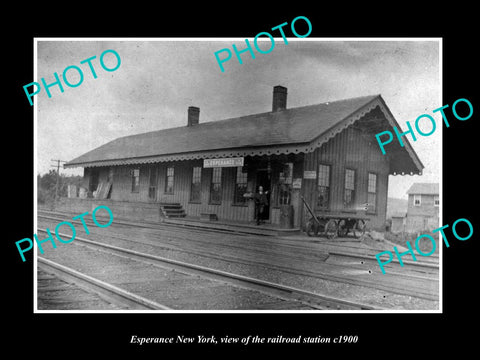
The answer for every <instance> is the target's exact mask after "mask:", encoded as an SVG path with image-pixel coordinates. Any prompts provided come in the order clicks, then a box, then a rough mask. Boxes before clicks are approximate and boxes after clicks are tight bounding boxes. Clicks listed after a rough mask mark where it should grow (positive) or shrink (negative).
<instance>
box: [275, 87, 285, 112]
mask: <svg viewBox="0 0 480 360" xmlns="http://www.w3.org/2000/svg"><path fill="white" fill-rule="evenodd" d="M286 108H287V88H286V87H283V86H280V85H277V86H274V87H273V102H272V111H273V112H275V111H280V110H285V109H286Z"/></svg>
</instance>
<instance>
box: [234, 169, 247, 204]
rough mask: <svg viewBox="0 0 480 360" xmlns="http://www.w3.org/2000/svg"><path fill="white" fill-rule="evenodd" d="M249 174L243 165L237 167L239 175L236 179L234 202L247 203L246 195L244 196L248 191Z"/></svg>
mask: <svg viewBox="0 0 480 360" xmlns="http://www.w3.org/2000/svg"><path fill="white" fill-rule="evenodd" d="M247 176H248V173H247V172H246V171H245V170H244V169H243V167H241V166H239V167H237V177H236V180H235V195H234V199H233V203H234V204H239V205H242V204H245V200H246V199H245V197H244V196H243V195H244V194H245V193H246V192H247Z"/></svg>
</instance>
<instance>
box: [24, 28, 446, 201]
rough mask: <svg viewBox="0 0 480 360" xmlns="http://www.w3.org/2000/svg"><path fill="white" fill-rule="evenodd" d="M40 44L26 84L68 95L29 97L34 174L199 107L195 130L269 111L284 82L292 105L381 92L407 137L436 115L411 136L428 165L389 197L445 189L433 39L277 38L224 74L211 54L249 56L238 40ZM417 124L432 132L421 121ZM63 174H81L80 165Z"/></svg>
mask: <svg viewBox="0 0 480 360" xmlns="http://www.w3.org/2000/svg"><path fill="white" fill-rule="evenodd" d="M260 39H262V38H260ZM36 40H37V41H36V44H37V59H36V65H37V68H36V78H35V79H34V80H33V81H36V82H41V80H40V79H41V78H44V79H45V82H46V83H47V84H50V83H53V82H54V81H55V79H54V73H55V72H56V73H57V74H58V76H59V77H60V78H61V79H62V84H63V87H64V92H63V93H62V92H61V91H60V89H59V87H58V86H56V85H54V86H52V87H50V92H51V98H49V97H48V96H47V94H46V91H45V90H44V89H42V90H41V91H40V93H39V94H38V95H35V97H34V102H35V110H36V126H37V137H36V156H37V157H36V158H37V169H36V172H37V173H39V174H44V173H46V172H48V171H49V170H50V169H51V168H52V165H53V164H54V162H53V161H52V159H61V160H66V161H70V160H72V159H74V158H76V157H78V156H80V155H82V154H84V153H86V152H88V151H90V150H92V149H94V148H96V147H98V146H100V145H103V144H105V143H107V142H109V141H111V140H114V139H116V138H118V137H121V136H126V135H133V134H138V133H143V132H148V131H154V130H160V129H165V128H171V127H177V126H184V125H185V124H186V121H187V108H188V107H189V106H197V107H199V108H200V122H209V121H216V120H222V119H227V118H231V117H237V116H243V115H249V114H255V113H262V112H267V111H271V106H272V91H273V87H274V86H275V85H282V86H285V87H287V88H288V99H287V108H293V107H297V106H303V105H311V104H318V103H323V102H327V101H335V100H341V99H346V98H350V97H356V96H365V95H374V94H380V95H381V96H382V98H383V99H384V100H385V102H386V104H387V106H388V107H389V109H390V110H391V112H392V114H393V116H394V117H395V119H396V120H397V122H398V123H399V125H400V126H401V128H402V129H404V130H406V129H407V127H406V122H407V121H409V122H410V123H411V125H412V126H414V123H415V120H416V118H417V117H418V116H420V115H422V114H429V115H432V116H433V117H434V118H435V119H436V120H437V128H436V131H435V132H434V133H433V134H432V135H430V136H428V137H422V136H418V135H417V141H416V142H413V141H412V139H411V136H410V135H409V136H408V139H409V141H410V143H411V144H412V146H413V148H414V150H415V151H416V153H417V154H418V156H419V158H420V160H421V161H422V163H423V164H424V166H425V169H424V170H423V175H422V176H418V175H415V176H410V175H408V176H401V175H397V176H390V177H389V196H391V197H397V198H406V194H405V192H406V191H407V190H408V188H409V187H410V185H411V184H412V183H413V182H440V181H441V146H442V143H441V134H442V131H443V130H442V127H443V125H441V124H442V121H441V116H440V115H439V114H438V113H436V114H433V113H432V111H433V110H434V109H437V108H439V107H440V106H442V105H444V104H442V103H441V100H442V99H441V77H440V74H441V59H440V54H441V51H440V42H439V40H437V39H422V40H418V39H415V40H410V39H388V38H382V39H379V40H378V39H377V40H376V41H373V40H372V39H362V40H359V39H353V38H352V39H344V40H342V41H339V40H338V39H323V38H322V39H321V38H304V39H297V38H288V44H285V43H284V41H283V39H282V38H281V37H280V38H275V43H274V48H273V50H272V51H271V52H270V53H268V54H261V53H259V52H257V51H255V50H254V51H255V59H253V58H252V57H251V55H250V54H249V53H248V52H246V53H243V54H241V58H242V61H243V64H240V63H239V62H238V60H237V59H236V57H235V54H233V55H232V58H231V59H230V60H229V61H227V62H225V63H224V64H223V66H224V68H225V71H224V72H221V70H220V67H219V65H218V64H217V61H216V59H215V55H214V53H215V52H216V51H219V50H221V49H224V48H228V49H230V50H231V51H232V53H233V50H232V44H236V46H237V48H238V49H244V48H245V47H246V44H245V39H244V38H220V39H213V38H211V39H203V40H201V41H194V40H193V39H183V40H182V41H180V40H179V39H178V38H170V39H162V38H159V39H155V41H153V39H128V40H123V41H119V40H117V39H102V40H99V39H95V38H91V39H80V40H75V39H68V38H62V39H41V38H39V39H36ZM249 41H250V43H251V44H253V39H252V38H249ZM265 41H266V42H262V41H259V43H258V44H259V46H260V48H261V49H263V50H267V49H268V48H269V47H270V46H271V43H270V40H269V39H268V38H266V40H265ZM105 50H114V51H116V52H117V53H118V54H119V56H120V59H121V64H120V66H119V68H118V69H117V70H115V71H112V72H108V71H105V70H104V69H103V68H102V66H101V64H100V62H99V59H100V55H101V54H102V53H103V52H104V51H105ZM92 56H96V58H95V59H93V60H92V61H91V64H92V66H93V67H94V69H95V72H96V75H97V78H96V79H95V78H93V76H92V72H91V70H90V69H89V66H88V64H86V63H84V64H80V62H81V61H82V60H85V59H88V58H91V57H92ZM220 56H222V57H223V56H225V54H221V55H220ZM103 59H104V63H105V66H106V67H108V68H113V67H115V65H116V63H117V60H116V58H115V56H114V55H113V54H112V53H106V54H105V56H104V58H103ZM71 65H75V66H78V67H79V68H80V69H81V70H82V72H83V76H84V78H83V82H82V83H81V84H80V85H79V86H77V87H68V86H66V85H65V83H64V82H63V78H62V73H63V71H64V69H65V68H66V67H68V66H71ZM78 76H79V75H78V73H77V72H76V71H75V70H69V71H68V72H67V80H68V81H69V82H70V83H73V84H75V83H77V82H78V81H79V77H78ZM30 91H32V90H30ZM26 101H27V103H28V100H27V99H26ZM420 127H421V129H422V131H424V132H429V130H430V129H431V125H430V124H428V123H427V122H426V123H423V124H421V125H420ZM385 149H386V151H387V152H388V145H387V146H386V148H385ZM61 173H64V174H72V175H78V174H80V175H81V174H83V169H82V168H76V169H62V170H61Z"/></svg>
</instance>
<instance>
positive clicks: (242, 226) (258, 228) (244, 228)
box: [161, 216, 300, 236]
mask: <svg viewBox="0 0 480 360" xmlns="http://www.w3.org/2000/svg"><path fill="white" fill-rule="evenodd" d="M161 222H162V223H165V224H173V225H180V226H188V227H197V228H202V229H212V230H222V231H229V232H236V233H243V234H253V235H263V236H284V235H293V234H300V228H291V229H288V228H280V227H279V226H278V225H272V224H270V223H262V224H260V225H257V224H256V223H255V222H253V221H252V222H238V221H228V220H205V219H201V218H198V217H189V216H186V217H183V218H163V219H161Z"/></svg>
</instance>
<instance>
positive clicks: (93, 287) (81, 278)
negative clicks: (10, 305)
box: [37, 256, 171, 310]
mask: <svg viewBox="0 0 480 360" xmlns="http://www.w3.org/2000/svg"><path fill="white" fill-rule="evenodd" d="M37 264H38V268H39V269H40V270H43V271H44V272H46V273H49V274H53V275H54V276H56V277H58V278H59V279H61V280H63V281H66V282H69V283H74V284H75V285H77V286H78V287H80V288H81V289H84V290H86V291H87V292H90V293H94V294H96V295H98V296H99V297H100V298H102V299H104V300H107V301H108V302H109V303H112V304H114V305H116V306H117V307H118V308H126V309H132V310H171V308H169V307H167V306H165V305H162V304H159V303H157V302H155V301H151V300H149V299H146V298H144V297H141V296H138V295H135V294H133V293H131V292H128V291H126V290H123V289H121V288H119V287H117V286H114V285H111V284H108V283H106V282H104V281H102V280H99V279H96V278H94V277H92V276H88V275H86V274H83V273H81V272H79V271H77V270H74V269H72V268H69V267H67V266H64V265H61V264H59V263H57V262H54V261H52V260H49V259H46V258H43V257H41V256H38V257H37Z"/></svg>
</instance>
